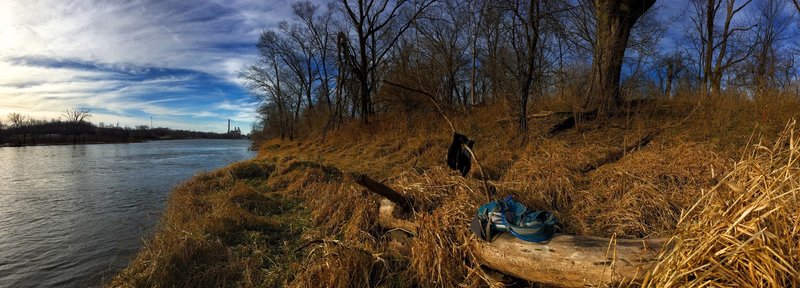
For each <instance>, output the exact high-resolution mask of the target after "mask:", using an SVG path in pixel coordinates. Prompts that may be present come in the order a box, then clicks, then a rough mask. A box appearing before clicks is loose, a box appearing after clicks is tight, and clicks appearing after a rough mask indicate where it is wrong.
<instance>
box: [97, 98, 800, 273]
mask: <svg viewBox="0 0 800 288" xmlns="http://www.w3.org/2000/svg"><path fill="white" fill-rule="evenodd" d="M649 105H650V106H648V107H640V108H637V110H636V111H633V112H631V114H629V116H627V117H620V118H616V119H612V120H607V121H604V122H589V123H585V124H582V125H580V126H578V127H577V128H574V129H569V130H567V131H564V132H562V133H559V134H556V135H549V134H548V132H547V131H549V130H550V129H549V128H550V127H552V126H553V125H554V124H556V123H558V122H560V121H561V119H559V118H557V117H542V118H534V119H532V120H530V123H529V125H530V127H531V128H530V130H531V131H534V132H532V135H531V136H530V137H529V139H528V141H527V142H524V143H523V142H521V141H520V140H519V139H518V138H516V137H514V135H515V127H514V125H513V123H511V124H509V123H508V122H505V121H498V120H497V119H498V116H497V115H500V114H501V113H500V112H501V111H503V108H502V107H499V106H488V107H484V108H480V109H476V110H475V111H473V112H472V113H470V115H471V116H470V117H460V116H455V117H452V118H453V119H452V120H453V122H454V124H455V126H456V129H457V130H458V131H459V132H461V133H463V134H465V135H468V136H470V137H471V138H473V139H475V140H477V143H476V144H475V147H474V150H475V151H476V154H477V156H478V160H479V162H480V164H481V166H482V168H483V170H484V173H485V174H486V175H487V177H488V178H489V180H490V183H491V184H492V185H493V186H495V187H496V188H497V192H498V197H504V196H506V195H514V196H515V197H516V198H517V199H519V200H520V201H521V202H523V203H525V204H526V205H527V206H529V207H531V208H533V209H537V210H551V211H553V212H554V213H555V215H556V216H557V217H558V218H559V220H560V222H561V223H562V232H563V233H566V234H574V235H589V236H599V237H616V238H628V239H640V238H658V237H665V238H667V239H670V237H672V236H679V237H678V238H674V239H680V241H679V242H671V243H672V245H669V246H670V247H676V250H674V251H664V252H665V254H664V255H663V257H662V258H661V259H662V263H663V265H662V266H659V268H658V269H656V270H655V271H654V272H652V274H648V275H650V276H648V277H649V278H648V279H649V280H645V281H657V282H650V284H659V283H662V284H666V283H671V285H690V284H694V285H696V284H700V283H716V284H723V285H725V284H728V285H747V284H750V285H755V286H758V283H762V284H763V283H773V284H775V283H778V284H780V283H793V281H798V279H797V278H796V275H797V274H792V273H795V272H792V271H793V270H792V269H794V268H792V267H795V266H793V265H796V264H798V263H800V259H798V258H797V257H794V256H791V255H798V254H797V253H796V252H797V251H796V250H793V249H796V246H794V247H795V248H792V247H793V246H792V243H800V239H798V238H797V236H796V235H795V236H792V234H791V233H788V234H787V233H784V232H786V231H793V230H792V228H791V227H798V221H800V220H798V219H797V218H796V216H794V214H792V212H791V211H795V210H792V209H795V208H797V207H796V205H797V201H796V199H797V198H796V197H798V196H797V194H796V191H797V190H796V189H795V188H796V187H800V184H798V183H796V182H797V179H800V175H794V174H797V171H798V168H800V167H796V166H797V165H798V164H797V163H798V162H797V161H794V162H793V161H792V160H793V159H794V158H793V157H795V156H792V155H797V153H794V152H800V151H796V150H798V148H797V146H796V143H797V142H796V141H797V140H800V139H796V135H800V134H799V133H796V132H794V131H796V130H797V127H795V126H790V127H789V128H788V130H785V131H784V128H785V126H786V123H787V121H789V119H791V118H792V117H796V116H797V115H796V113H797V112H796V111H800V110H798V109H797V108H800V105H798V103H797V102H794V101H784V102H769V101H767V102H749V101H720V102H719V103H716V102H715V103H702V105H700V103H696V102H695V101H679V100H673V101H667V102H654V103H651V104H649ZM559 108H560V109H559ZM544 109H547V110H554V111H558V110H563V107H558V106H551V107H544ZM764 111H769V113H762V112H764ZM383 117H384V118H383V119H377V120H374V122H373V123H372V124H370V125H368V126H364V125H361V124H358V123H352V124H350V126H347V127H343V128H341V129H339V130H337V131H335V132H334V133H329V134H328V135H326V137H324V138H323V137H322V135H311V136H308V137H307V138H305V139H304V140H303V141H298V142H289V141H278V140H273V141H269V142H266V143H264V144H262V145H261V149H260V150H259V155H258V157H257V158H256V159H254V160H251V161H247V162H242V163H238V164H235V165H231V166H229V167H226V168H224V169H221V170H217V171H215V172H212V173H207V174H202V175H198V176H196V177H195V178H194V179H192V180H190V181H189V182H186V183H185V184H183V185H181V186H179V187H178V188H176V189H175V190H174V191H173V194H172V196H171V198H170V203H169V205H168V207H167V210H166V212H165V215H164V217H163V218H162V220H161V225H160V227H159V229H158V232H157V233H156V235H155V237H154V238H153V239H151V240H149V241H148V242H147V244H146V247H145V248H144V249H143V250H142V251H141V252H140V254H139V255H138V257H137V258H135V259H134V260H133V261H132V262H131V264H130V266H129V267H128V268H127V269H125V270H124V271H122V272H121V273H120V274H118V275H117V276H116V277H115V278H114V279H113V280H112V281H111V282H110V286H187V285H188V286H240V287H255V286H268V287H274V286H293V287H309V286H311V287H343V286H359V287H361V286H392V287H398V286H399V287H406V286H416V285H419V286H439V287H450V286H457V285H465V286H502V285H528V284H530V283H528V282H526V281H524V280H521V279H519V278H515V277H511V276H508V275H506V274H503V273H498V272H497V271H496V270H494V269H489V267H486V266H485V265H483V264H482V262H481V260H480V259H478V258H476V256H475V253H474V250H473V249H474V245H473V244H474V243H475V241H480V240H477V239H475V237H474V236H472V234H471V232H470V231H469V230H468V227H469V221H470V220H471V217H472V213H474V211H475V209H476V208H477V207H478V206H479V205H481V204H482V203H484V202H485V196H484V195H485V194H484V193H485V192H484V191H483V190H482V189H483V184H482V182H481V181H480V180H479V178H480V176H479V175H480V173H479V171H477V170H478V169H477V168H475V169H473V172H471V174H470V175H468V177H466V178H464V177H461V176H460V175H459V174H458V173H456V172H454V171H451V170H449V169H447V168H446V166H445V164H444V159H445V153H446V149H447V146H448V145H449V144H450V141H451V140H452V135H451V134H450V131H449V128H447V125H446V124H444V123H442V121H438V120H434V119H436V117H437V115H436V114H432V113H431V114H422V113H421V114H415V115H385V116H383ZM393 119H408V121H407V122H403V123H400V122H398V121H394V120H393ZM501 120H502V119H501ZM782 131H783V132H782ZM656 132H657V133H656ZM646 135H655V136H654V137H652V139H650V140H649V141H647V142H646V143H644V142H640V140H641V139H643V138H644V136H646ZM779 135H780V137H779ZM634 143H638V144H641V145H634V146H639V147H634V148H631V149H627V147H630V146H631V144H634ZM772 143H775V144H772ZM618 151H623V152H622V153H621V154H620V157H619V158H617V159H613V160H612V161H600V160H603V159H608V158H609V157H608V155H616V154H619V153H618ZM587 167H591V168H590V169H586V168H587ZM770 167H772V168H770ZM770 171H783V172H785V173H788V174H786V175H793V176H792V177H789V178H785V179H784V180H780V179H779V178H778V177H775V175H773V174H770ZM783 172H781V173H783ZM350 173H364V174H367V175H370V176H371V177H372V178H375V179H378V180H380V181H381V182H383V183H384V184H386V185H388V186H389V187H393V188H394V189H395V190H397V191H400V192H402V193H403V194H405V195H407V196H409V197H411V198H413V199H415V201H414V203H413V208H414V211H415V212H414V213H413V215H411V217H410V218H409V219H410V220H411V221H413V222H414V223H417V224H418V225H421V226H420V227H424V228H420V229H418V230H416V231H410V232H411V233H410V234H409V235H410V237H406V239H405V240H403V241H397V239H398V236H397V235H395V234H396V233H397V232H396V231H395V230H393V229H388V227H382V226H381V225H380V224H379V223H378V219H379V211H378V206H379V202H380V200H381V197H379V196H375V195H373V194H371V193H369V192H367V191H366V190H364V189H363V188H361V187H360V186H358V185H357V184H355V182H354V180H353V179H351V178H350V177H348V176H347V175H349V174H350ZM786 179H789V180H786ZM759 181H762V182H759ZM763 181H766V182H763ZM781 181H782V182H781ZM760 183H771V184H769V186H767V187H764V186H763V185H761V184H760ZM796 184H798V185H796ZM774 187H778V188H774ZM737 191H747V193H737ZM764 195H774V197H773V196H770V197H766V198H765V196H764ZM737 197H739V198H738V199H739V200H738V202H734V203H730V202H729V201H727V202H726V199H736V198H737ZM786 197H789V198H786ZM792 197H794V198H792ZM790 199H795V200H794V202H792V201H789V200H790ZM764 201H766V202H764ZM697 205H700V209H695V208H693V207H698V206H697ZM763 205H767V206H763ZM759 207H777V208H775V210H770V211H766V210H764V209H763V208H759ZM728 208H731V209H728ZM734 208H735V209H734ZM751 208H752V209H751ZM748 209H749V210H748ZM759 223H760V224H759ZM762 224H763V225H764V226H753V225H762ZM700 225H706V226H705V227H711V228H710V230H704V229H703V226H700ZM791 225H794V226H791ZM757 227H761V228H758V229H762V228H763V229H768V230H761V231H762V232H759V233H762V234H758V235H761V236H758V235H756V234H754V233H753V232H752V231H751V230H752V229H756V228H757ZM786 229H788V230H786ZM730 233H733V234H730ZM401 234H402V233H401ZM795 234H796V233H795ZM401 238H402V237H401ZM692 247H704V249H705V250H702V251H699V252H698V253H697V254H687V253H684V252H687V251H690V250H692V249H693V248H692ZM732 247H745V248H746V249H741V248H739V249H731V248H732ZM737 251H738V252H737ZM759 251H761V252H759ZM765 251H782V253H785V254H780V255H788V256H781V257H772V256H769V255H768V254H764V253H767V252H765ZM739 252H741V253H747V255H748V257H743V256H742V255H739V254H737V253H739ZM792 253H794V254H792ZM762 256H763V257H762ZM687 257H688V258H687ZM719 257H723V258H719ZM722 259H736V261H738V262H735V263H726V264H722V266H719V267H718V266H714V267H711V266H710V265H714V264H713V263H721V262H720V261H722ZM612 260H613V259H612ZM684 260H685V261H684ZM686 262H690V263H692V264H691V265H690V266H686V265H684V266H680V265H677V264H676V263H686ZM598 263H606V262H605V261H600V262H598ZM608 263H609V265H613V264H611V263H613V261H609V262H608ZM602 265H606V264H602ZM717 265H719V264H717ZM693 269H696V270H693ZM748 269H756V270H748ZM609 270H613V267H609ZM692 270H693V271H692ZM748 271H749V272H748ZM684 272H685V274H683V273H684ZM726 273H727V274H726ZM643 274H644V272H643ZM687 275H688V276H687ZM792 275H795V276H792ZM792 277H795V278H792ZM765 279H766V280H765ZM609 281H611V282H610V283H614V282H615V280H614V279H586V283H587V284H604V283H609ZM764 281H772V282H764ZM626 283H627V282H626ZM633 283H636V281H635V282H633ZM615 284H623V285H625V283H615ZM628 284H631V283H628Z"/></svg>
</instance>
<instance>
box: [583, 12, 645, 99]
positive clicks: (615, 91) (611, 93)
mask: <svg viewBox="0 0 800 288" xmlns="http://www.w3.org/2000/svg"><path fill="white" fill-rule="evenodd" d="M655 2H656V1H655V0H594V2H593V4H594V8H595V15H596V17H597V25H596V27H595V35H596V36H595V45H594V58H593V60H592V71H591V76H590V81H589V89H588V92H587V94H586V97H585V101H584V105H583V108H584V110H585V111H596V112H597V113H598V114H601V115H602V114H607V113H608V112H612V111H613V110H616V109H617V107H619V106H620V105H621V104H622V97H621V95H620V90H619V82H620V75H621V70H622V62H623V60H624V58H625V48H626V46H627V44H628V38H629V37H630V33H631V29H632V28H633V26H634V24H635V23H636V21H637V20H638V19H639V17H641V16H642V15H643V14H644V13H645V12H647V10H648V9H650V7H652V6H653V4H655Z"/></svg>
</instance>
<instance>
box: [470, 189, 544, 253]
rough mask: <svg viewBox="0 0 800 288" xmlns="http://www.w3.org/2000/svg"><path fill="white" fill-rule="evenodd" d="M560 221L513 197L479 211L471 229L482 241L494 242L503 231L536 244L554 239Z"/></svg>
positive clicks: (490, 204) (480, 208) (497, 201)
mask: <svg viewBox="0 0 800 288" xmlns="http://www.w3.org/2000/svg"><path fill="white" fill-rule="evenodd" d="M557 227H558V220H557V219H556V218H555V217H554V216H553V213H550V212H549V211H532V210H529V209H528V208H527V207H525V205H522V203H519V202H517V201H515V200H514V199H513V198H512V197H511V196H508V197H506V198H505V199H503V200H495V201H492V202H489V203H486V204H484V205H482V206H481V207H479V208H478V211H477V212H476V213H475V217H473V219H472V224H471V225H470V229H471V230H472V231H473V232H474V233H475V234H476V235H478V237H480V238H481V239H483V240H486V241H494V238H495V237H496V236H497V235H499V234H500V233H502V232H508V233H511V235H514V236H515V237H517V238H519V239H521V240H524V241H528V242H536V243H544V242H548V241H550V238H553V234H555V232H556V229H557Z"/></svg>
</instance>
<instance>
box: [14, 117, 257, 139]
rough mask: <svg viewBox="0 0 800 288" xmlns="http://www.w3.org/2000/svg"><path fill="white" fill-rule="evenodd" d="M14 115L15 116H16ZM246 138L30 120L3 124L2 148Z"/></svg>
mask: <svg viewBox="0 0 800 288" xmlns="http://www.w3.org/2000/svg"><path fill="white" fill-rule="evenodd" d="M12 114H13V113H12ZM197 138H202V139H244V138H246V136H244V135H242V134H241V133H239V132H238V131H234V132H231V133H213V132H197V131H187V130H174V129H170V128H150V127H148V126H147V125H140V126H136V127H134V128H131V127H128V126H126V127H119V126H113V125H103V124H102V123H101V124H100V125H95V124H93V123H91V122H88V121H62V120H51V121H43V120H32V119H31V120H27V121H16V122H15V121H11V125H3V124H2V122H0V146H9V145H10V146H27V145H42V144H83V143H129V142H140V141H147V140H169V139H197Z"/></svg>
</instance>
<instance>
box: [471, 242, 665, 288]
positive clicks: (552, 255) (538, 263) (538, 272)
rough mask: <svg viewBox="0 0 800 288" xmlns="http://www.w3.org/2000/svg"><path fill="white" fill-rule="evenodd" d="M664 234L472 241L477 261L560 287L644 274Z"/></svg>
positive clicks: (637, 277)
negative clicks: (641, 237)
mask: <svg viewBox="0 0 800 288" xmlns="http://www.w3.org/2000/svg"><path fill="white" fill-rule="evenodd" d="M665 243H666V240H665V239H645V240H629V239H615V240H613V241H612V239H608V238H599V237H585V236H574V235H563V234H559V235H556V236H555V237H553V239H551V240H550V242H548V243H546V244H537V243H530V242H524V241H521V240H519V239H517V238H514V236H511V235H509V234H505V233H504V234H502V235H500V236H499V237H498V238H497V239H496V240H495V241H494V242H486V241H481V240H478V241H475V242H474V243H473V245H472V247H473V252H474V253H475V255H476V256H477V257H478V258H479V260H480V262H481V263H482V264H483V265H486V266H487V267H489V268H492V269H494V270H497V271H499V272H502V273H504V274H508V275H511V276H514V277H517V278H521V279H525V280H528V281H532V282H537V283H543V284H548V285H555V286H560V287H584V286H587V285H596V286H602V285H609V284H614V283H623V282H625V283H627V282H631V281H635V280H641V279H642V278H644V275H645V273H646V272H647V271H648V270H649V269H650V268H652V267H653V265H655V264H656V263H657V262H658V253H659V251H660V250H661V249H662V248H663V246H664V244H665Z"/></svg>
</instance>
